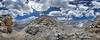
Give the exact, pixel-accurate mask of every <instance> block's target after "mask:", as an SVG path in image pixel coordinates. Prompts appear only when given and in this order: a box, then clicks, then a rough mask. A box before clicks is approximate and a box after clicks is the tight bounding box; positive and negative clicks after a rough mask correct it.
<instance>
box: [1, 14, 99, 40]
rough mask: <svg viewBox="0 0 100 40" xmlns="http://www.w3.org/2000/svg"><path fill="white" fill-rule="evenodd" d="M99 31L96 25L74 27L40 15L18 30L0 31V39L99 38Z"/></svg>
mask: <svg viewBox="0 0 100 40" xmlns="http://www.w3.org/2000/svg"><path fill="white" fill-rule="evenodd" d="M97 25H98V23H97ZM93 29H96V30H95V31H94V30H93ZM99 32H100V30H99V26H96V25H93V27H87V28H75V27H73V25H70V24H63V23H61V22H58V21H56V20H54V19H53V18H52V17H45V16H42V17H40V18H37V19H36V20H34V21H32V22H31V23H30V24H29V25H27V26H25V28H23V29H22V30H20V31H18V32H15V31H13V32H12V33H3V32H0V40H100V34H99Z"/></svg>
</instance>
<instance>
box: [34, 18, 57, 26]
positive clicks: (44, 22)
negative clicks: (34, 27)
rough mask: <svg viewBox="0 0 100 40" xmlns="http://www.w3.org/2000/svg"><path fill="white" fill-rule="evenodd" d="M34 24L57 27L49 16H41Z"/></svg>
mask: <svg viewBox="0 0 100 40" xmlns="http://www.w3.org/2000/svg"><path fill="white" fill-rule="evenodd" d="M34 23H36V24H42V25H55V23H56V21H55V20H54V19H53V18H52V17H49V16H40V17H39V18H37V19H36V20H35V21H34Z"/></svg>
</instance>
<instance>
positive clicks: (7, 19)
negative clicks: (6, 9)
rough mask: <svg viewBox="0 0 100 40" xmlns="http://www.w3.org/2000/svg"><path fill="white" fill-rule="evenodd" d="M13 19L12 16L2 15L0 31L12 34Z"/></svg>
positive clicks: (0, 17)
mask: <svg viewBox="0 0 100 40" xmlns="http://www.w3.org/2000/svg"><path fill="white" fill-rule="evenodd" d="M12 24H13V22H12V17H11V16H10V15H1V16H0V30H1V31H2V32H5V31H6V32H8V33H11V32H12Z"/></svg>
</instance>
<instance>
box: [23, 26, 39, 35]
mask: <svg viewBox="0 0 100 40" xmlns="http://www.w3.org/2000/svg"><path fill="white" fill-rule="evenodd" d="M25 32H26V33H29V34H32V35H35V34H37V33H38V32H39V27H28V28H27V30H26V31H25Z"/></svg>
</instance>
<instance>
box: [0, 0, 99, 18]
mask: <svg viewBox="0 0 100 40" xmlns="http://www.w3.org/2000/svg"><path fill="white" fill-rule="evenodd" d="M72 1H73V2H74V1H75V0H4V1H3V2H0V7H5V8H7V9H8V10H0V15H2V14H9V13H10V14H12V15H13V16H14V17H16V16H17V15H20V16H24V15H26V13H29V14H30V13H31V12H33V9H35V10H36V11H39V12H42V11H46V10H48V8H49V7H60V8H61V11H51V12H50V13H49V14H48V16H66V17H71V16H73V15H74V16H76V17H82V16H83V14H85V16H96V15H95V14H94V10H92V9H93V8H100V3H99V2H97V1H92V4H93V5H94V6H93V7H92V8H90V9H89V7H88V6H84V5H83V4H78V5H73V4H70V2H72ZM26 2H27V3H26ZM96 14H97V15H99V13H97V12H96ZM63 19H66V18H63ZM67 19H69V20H71V19H72V18H67Z"/></svg>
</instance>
